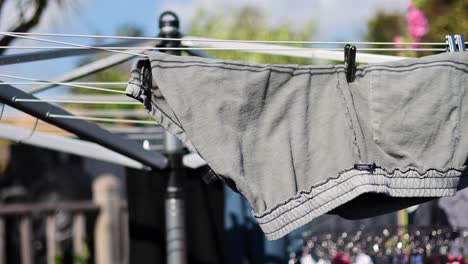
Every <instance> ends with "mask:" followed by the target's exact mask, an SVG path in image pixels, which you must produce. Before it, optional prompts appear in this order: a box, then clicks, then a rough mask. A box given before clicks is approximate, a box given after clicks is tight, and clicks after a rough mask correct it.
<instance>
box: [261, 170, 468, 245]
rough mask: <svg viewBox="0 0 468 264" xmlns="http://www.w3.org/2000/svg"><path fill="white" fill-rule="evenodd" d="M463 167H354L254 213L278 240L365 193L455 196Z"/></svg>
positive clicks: (265, 229)
mask: <svg viewBox="0 0 468 264" xmlns="http://www.w3.org/2000/svg"><path fill="white" fill-rule="evenodd" d="M463 169H464V168H450V169H447V170H444V171H439V170H436V169H430V170H427V171H426V172H424V173H420V172H418V171H416V170H412V169H409V170H406V171H400V170H394V171H392V172H387V171H386V170H384V169H382V168H379V167H377V168H375V169H374V170H373V171H363V170H357V169H354V168H353V169H350V170H346V171H343V172H341V173H339V175H338V176H337V177H336V178H331V179H329V180H327V181H326V182H323V183H321V184H320V185H318V186H312V187H310V189H309V191H303V192H300V193H299V194H298V195H296V196H295V197H292V198H291V199H289V200H287V201H285V202H284V203H281V204H278V205H276V206H274V207H272V209H270V210H268V211H267V212H264V213H261V214H256V213H254V216H255V218H256V219H257V221H258V223H259V225H260V227H261V228H262V230H263V232H264V233H265V235H266V237H267V239H269V240H274V239H279V238H281V237H283V236H285V235H287V234H288V233H290V232H291V231H293V230H295V229H297V228H299V227H301V226H303V225H305V224H307V223H309V222H310V221H312V220H313V219H315V218H316V217H319V216H321V215H323V214H325V213H327V212H329V211H331V210H333V209H335V208H336V207H338V206H340V205H342V204H345V203H347V202H349V201H351V200H352V199H354V198H356V197H358V196H359V195H361V194H364V193H369V192H372V193H383V194H386V195H389V196H393V197H444V196H453V195H455V193H456V191H457V187H458V182H459V180H460V177H461V175H462V171H463Z"/></svg>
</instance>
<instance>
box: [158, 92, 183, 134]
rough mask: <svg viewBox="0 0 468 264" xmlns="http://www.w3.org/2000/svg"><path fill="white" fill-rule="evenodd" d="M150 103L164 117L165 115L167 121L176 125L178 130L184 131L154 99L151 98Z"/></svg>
mask: <svg viewBox="0 0 468 264" xmlns="http://www.w3.org/2000/svg"><path fill="white" fill-rule="evenodd" d="M151 105H152V106H153V107H154V108H156V109H157V110H158V111H159V112H160V113H161V114H163V115H164V117H166V118H167V119H169V121H171V123H172V124H173V125H174V126H176V127H177V128H179V129H180V130H182V131H184V129H183V128H182V127H181V126H179V125H178V124H177V123H176V122H175V121H174V120H173V119H172V118H171V117H170V116H169V115H168V114H167V113H166V112H164V111H163V110H162V109H161V108H160V107H159V106H158V105H157V104H156V103H155V102H154V101H153V98H151ZM184 133H185V132H184Z"/></svg>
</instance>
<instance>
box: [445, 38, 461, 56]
mask: <svg viewBox="0 0 468 264" xmlns="http://www.w3.org/2000/svg"><path fill="white" fill-rule="evenodd" d="M445 43H446V44H447V52H457V51H458V47H457V41H456V40H455V36H454V35H445Z"/></svg>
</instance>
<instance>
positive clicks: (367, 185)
mask: <svg viewBox="0 0 468 264" xmlns="http://www.w3.org/2000/svg"><path fill="white" fill-rule="evenodd" d="M371 186H381V185H379V184H364V185H359V186H356V187H354V188H352V189H351V190H348V192H350V191H354V190H356V189H357V188H361V187H371ZM385 187H386V188H387V189H392V190H419V189H421V188H391V187H387V186H385ZM426 189H429V190H456V189H457V187H454V188H426ZM339 198H341V195H339V196H336V197H335V198H333V199H332V200H329V201H327V202H326V203H324V204H321V205H319V206H318V207H316V208H314V209H312V210H314V211H316V210H319V209H320V208H321V207H324V206H326V205H327V204H329V203H331V202H334V201H335V200H337V199H339ZM307 201H309V200H307ZM311 212H312V211H311ZM311 212H308V213H306V214H304V215H302V216H300V217H298V218H296V219H294V220H293V221H291V222H288V223H287V224H284V225H282V226H280V227H279V228H277V229H275V230H274V231H270V232H264V233H265V234H272V233H276V232H278V231H280V230H281V229H284V228H286V227H287V226H289V225H292V224H294V223H295V222H297V221H299V220H301V219H302V218H305V217H307V216H308V215H309V214H310V213H311ZM275 220H276V219H275ZM263 224H264V223H262V224H261V225H263Z"/></svg>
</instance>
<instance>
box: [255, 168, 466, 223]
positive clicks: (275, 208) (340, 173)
mask: <svg viewBox="0 0 468 264" xmlns="http://www.w3.org/2000/svg"><path fill="white" fill-rule="evenodd" d="M376 168H377V169H381V170H383V171H385V173H386V175H387V176H388V175H395V174H396V173H397V172H400V173H401V174H407V173H411V172H412V173H416V174H418V175H419V176H416V177H392V176H388V178H402V179H418V178H419V179H420V178H424V179H432V178H434V179H440V178H442V177H425V176H424V175H426V174H428V173H431V172H436V173H440V174H446V173H448V172H449V171H456V172H459V173H462V172H463V169H456V168H452V167H451V168H447V169H446V170H443V171H441V170H439V169H435V168H429V169H427V170H425V171H424V173H420V172H419V171H417V170H415V169H413V168H409V169H407V170H405V171H401V170H399V169H394V170H392V171H391V172H387V171H386V170H385V169H383V168H381V167H376ZM350 171H355V169H354V168H350V169H346V170H343V171H340V172H339V173H338V175H337V176H336V177H330V178H327V179H326V180H325V181H323V182H320V183H318V184H314V185H312V186H310V187H309V188H308V190H303V191H300V192H299V193H297V194H296V195H295V196H293V197H291V198H289V199H288V200H286V201H284V202H281V203H278V204H276V205H275V206H273V207H272V208H271V209H269V210H268V211H267V212H263V213H261V214H254V216H255V217H257V218H261V217H264V216H266V215H269V214H271V213H273V211H275V210H277V209H278V208H279V207H282V206H284V205H286V204H288V203H289V202H290V201H292V200H297V199H300V198H301V196H302V195H303V194H310V193H312V189H314V188H317V187H319V186H322V185H324V184H327V183H328V182H329V181H332V180H338V179H339V178H340V177H341V176H342V175H343V174H344V173H347V172H350ZM364 174H365V173H364ZM455 177H460V176H455ZM443 178H447V177H443Z"/></svg>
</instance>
